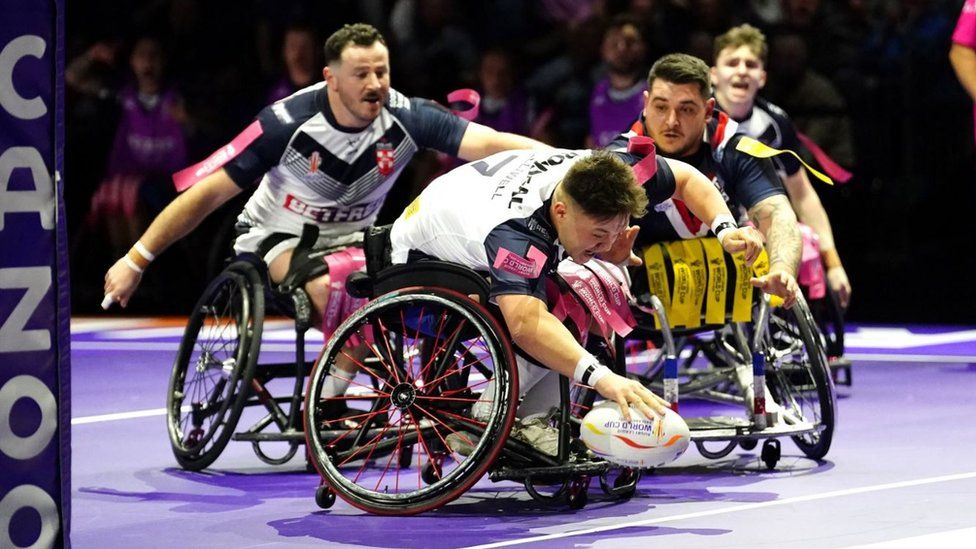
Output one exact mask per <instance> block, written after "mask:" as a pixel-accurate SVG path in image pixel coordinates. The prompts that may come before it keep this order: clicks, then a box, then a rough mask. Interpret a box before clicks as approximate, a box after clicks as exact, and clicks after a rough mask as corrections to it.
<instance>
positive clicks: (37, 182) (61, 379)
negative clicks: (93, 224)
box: [0, 0, 71, 547]
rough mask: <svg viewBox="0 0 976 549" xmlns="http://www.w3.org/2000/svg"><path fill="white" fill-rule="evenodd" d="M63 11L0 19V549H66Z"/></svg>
mask: <svg viewBox="0 0 976 549" xmlns="http://www.w3.org/2000/svg"><path fill="white" fill-rule="evenodd" d="M62 44H63V3H62V1H38V0H5V1H4V7H3V17H2V18H0V547H62V546H68V545H69V541H68V540H69V536H68V532H69V528H68V524H69V522H68V521H69V517H70V505H69V503H68V502H69V498H70V494H71V489H70V488H71V487H70V470H71V462H70V446H71V445H70V400H69V398H68V396H69V394H70V393H69V391H70V376H69V372H70V364H69V356H70V354H69V348H68V342H69V333H68V321H69V306H68V301H67V295H68V281H67V266H66V259H65V245H64V242H65V230H64V226H63V224H62V223H59V222H58V220H60V219H62V218H63V212H64V208H63V198H62V192H61V188H60V177H59V175H58V174H59V173H60V172H61V163H62V135H63V126H62V118H63V117H62V110H63V109H62V103H61V97H62V95H63V94H62V88H63V84H62V78H61V74H62V73H63V70H62V68H63V57H64V53H63V49H62V48H63V47H62Z"/></svg>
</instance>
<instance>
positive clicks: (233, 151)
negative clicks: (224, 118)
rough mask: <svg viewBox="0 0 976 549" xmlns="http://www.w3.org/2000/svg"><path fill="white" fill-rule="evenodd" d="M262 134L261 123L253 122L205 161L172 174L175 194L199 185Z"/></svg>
mask: <svg viewBox="0 0 976 549" xmlns="http://www.w3.org/2000/svg"><path fill="white" fill-rule="evenodd" d="M263 132H264V130H263V129H262V128H261V121H259V120H255V121H254V122H252V123H251V125H250V126H248V127H246V128H244V131H242V132H241V133H240V134H238V135H237V137H235V138H234V139H233V140H232V141H231V142H230V143H228V144H226V145H224V146H223V147H221V148H219V149H217V151H216V152H214V153H213V154H211V155H210V156H208V157H207V159H206V160H204V161H202V162H198V163H196V164H194V165H192V166H190V167H189V168H183V169H182V170H180V171H178V172H176V173H174V174H173V184H174V185H175V186H176V192H183V191H185V190H187V189H189V188H190V187H192V186H193V185H196V184H197V183H199V182H200V180H201V179H203V178H204V177H207V176H208V175H210V174H212V173H214V172H216V171H217V170H219V169H220V168H222V167H223V166H224V164H226V163H228V162H230V161H231V160H232V159H233V158H234V157H235V156H237V155H239V154H241V152H243V151H244V149H246V148H247V146H248V145H250V144H251V143H253V142H254V140H255V139H257V138H258V137H260V136H261V134H262V133H263Z"/></svg>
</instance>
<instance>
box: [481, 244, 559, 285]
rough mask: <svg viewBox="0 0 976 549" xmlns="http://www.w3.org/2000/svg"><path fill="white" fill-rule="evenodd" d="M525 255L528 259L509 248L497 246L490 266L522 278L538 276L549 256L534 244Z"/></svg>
mask: <svg viewBox="0 0 976 549" xmlns="http://www.w3.org/2000/svg"><path fill="white" fill-rule="evenodd" d="M526 255H527V256H528V259H526V258H524V257H522V256H520V255H519V254H517V253H515V252H512V251H511V250H506V249H505V248H498V255H497V256H495V262H494V263H493V264H492V267H494V268H496V269H501V270H503V271H506V272H509V273H512V274H513V275H517V276H521V277H522V278H539V275H541V274H542V268H543V266H545V264H546V260H548V259H549V258H548V257H547V256H546V254H544V253H542V250H540V249H538V248H536V247H535V246H529V253H527V254H526Z"/></svg>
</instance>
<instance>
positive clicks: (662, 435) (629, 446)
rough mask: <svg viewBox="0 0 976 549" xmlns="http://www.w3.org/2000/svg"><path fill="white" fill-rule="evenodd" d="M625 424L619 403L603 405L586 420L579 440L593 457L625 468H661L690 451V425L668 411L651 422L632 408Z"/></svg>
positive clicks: (605, 403) (587, 414)
mask: <svg viewBox="0 0 976 549" xmlns="http://www.w3.org/2000/svg"><path fill="white" fill-rule="evenodd" d="M630 417H631V421H630V422H626V421H624V419H623V416H621V414H620V407H619V406H617V403H616V402H609V401H605V402H601V403H600V404H597V405H596V406H594V407H593V408H592V409H591V410H590V411H589V412H587V413H586V415H585V416H583V423H582V426H581V427H580V439H581V440H582V441H583V444H585V445H586V447H587V448H589V449H590V450H591V451H593V453H595V454H597V455H599V456H601V457H603V458H604V459H606V460H607V461H609V462H612V463H616V464H617V465H623V466H625V467H636V468H646V467H660V466H661V465H664V464H665V463H670V462H672V461H674V460H676V459H678V457H679V456H680V455H681V454H683V453H684V452H685V450H687V449H688V443H689V442H690V441H691V437H690V433H689V432H688V424H687V423H685V420H683V419H681V416H679V415H678V414H677V413H675V412H672V411H671V410H668V411H667V412H666V413H665V414H664V417H661V418H658V417H656V416H655V417H652V418H651V419H648V418H647V417H646V416H644V414H642V413H641V411H640V410H638V409H637V408H634V407H633V406H631V408H630Z"/></svg>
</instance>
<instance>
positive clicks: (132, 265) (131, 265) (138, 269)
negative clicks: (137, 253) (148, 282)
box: [122, 255, 142, 274]
mask: <svg viewBox="0 0 976 549" xmlns="http://www.w3.org/2000/svg"><path fill="white" fill-rule="evenodd" d="M122 261H124V262H125V264H126V266H127V267H129V268H130V269H132V270H133V271H135V272H137V273H139V274H142V267H140V266H138V265H136V262H135V261H132V258H130V257H129V256H128V255H124V256H122Z"/></svg>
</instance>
